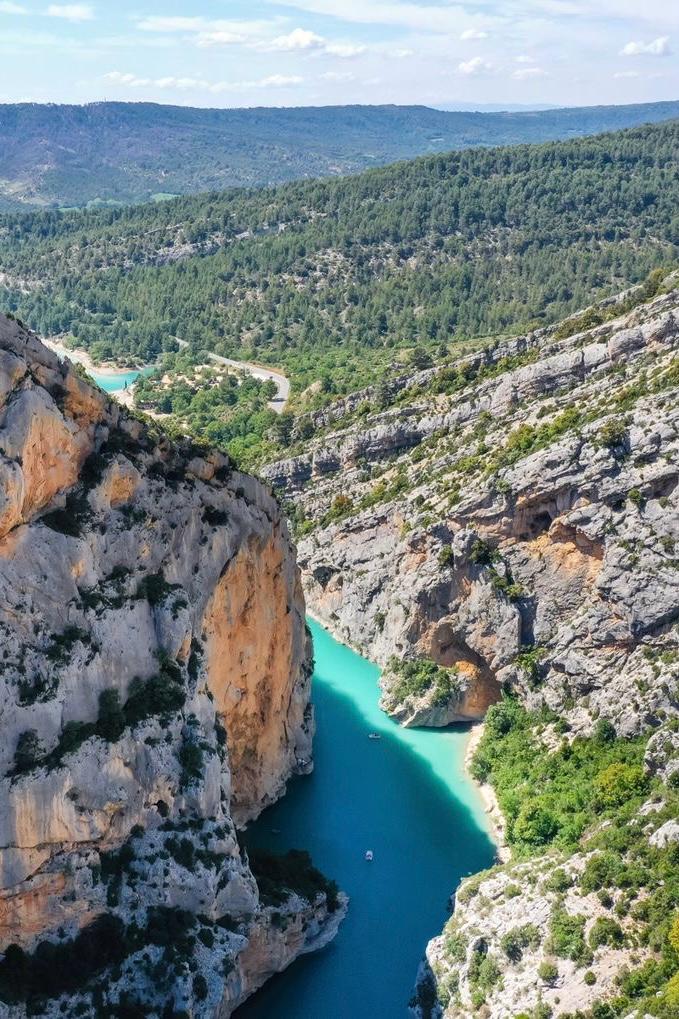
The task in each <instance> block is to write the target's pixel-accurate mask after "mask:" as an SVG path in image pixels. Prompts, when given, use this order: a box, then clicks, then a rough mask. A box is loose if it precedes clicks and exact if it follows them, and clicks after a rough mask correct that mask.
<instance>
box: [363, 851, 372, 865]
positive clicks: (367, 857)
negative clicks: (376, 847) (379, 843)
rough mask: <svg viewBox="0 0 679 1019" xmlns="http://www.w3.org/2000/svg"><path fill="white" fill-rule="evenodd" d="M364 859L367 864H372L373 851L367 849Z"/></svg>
mask: <svg viewBox="0 0 679 1019" xmlns="http://www.w3.org/2000/svg"><path fill="white" fill-rule="evenodd" d="M365 858H366V860H367V861H368V863H372V862H373V851H372V849H368V851H367V852H366V854H365Z"/></svg>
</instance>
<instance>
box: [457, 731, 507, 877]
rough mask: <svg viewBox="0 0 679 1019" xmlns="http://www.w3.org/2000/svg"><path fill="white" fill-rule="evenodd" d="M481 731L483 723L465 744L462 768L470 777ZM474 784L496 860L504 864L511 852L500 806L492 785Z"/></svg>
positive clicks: (481, 734)
mask: <svg viewBox="0 0 679 1019" xmlns="http://www.w3.org/2000/svg"><path fill="white" fill-rule="evenodd" d="M483 730H484V725H483V722H479V723H478V725H475V726H474V727H473V728H472V731H471V733H470V735H469V742H468V743H467V751H466V753H465V758H464V766H465V770H466V771H467V772H468V773H469V774H470V775H471V763H472V758H473V757H474V754H475V753H476V750H477V748H478V745H479V743H480V742H481V737H482V736H483ZM474 781H475V780H474ZM475 784H476V787H477V788H478V790H479V793H480V794H481V799H482V800H483V803H484V806H485V811H486V814H487V815H488V820H489V821H490V828H491V835H492V837H493V841H494V842H495V843H496V845H497V855H498V859H499V860H500V861H501V862H502V863H506V862H507V861H508V860H509V859H510V857H511V852H510V849H509V846H508V845H507V843H506V841H505V819H504V817H503V816H502V811H501V810H500V805H499V803H498V801H497V796H496V795H495V790H494V789H493V787H492V785H489V784H488V783H487V782H476V781H475Z"/></svg>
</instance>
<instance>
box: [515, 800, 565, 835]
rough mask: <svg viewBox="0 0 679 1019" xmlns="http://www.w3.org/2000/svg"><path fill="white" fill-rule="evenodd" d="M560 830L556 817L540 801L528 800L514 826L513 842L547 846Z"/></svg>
mask: <svg viewBox="0 0 679 1019" xmlns="http://www.w3.org/2000/svg"><path fill="white" fill-rule="evenodd" d="M558 830H559V825H558V822H557V820H556V818H555V817H554V815H553V814H552V813H551V812H550V811H549V810H548V809H547V808H546V807H545V806H544V805H543V804H542V803H540V802H539V801H538V800H532V801H531V800H528V801H526V802H525V803H524V804H523V805H522V807H521V809H520V810H519V813H518V816H517V818H516V820H515V821H514V823H513V825H512V841H514V842H518V843H523V844H524V845H527V846H546V845H548V843H550V842H552V841H553V839H554V836H555V835H556V833H557V831H558Z"/></svg>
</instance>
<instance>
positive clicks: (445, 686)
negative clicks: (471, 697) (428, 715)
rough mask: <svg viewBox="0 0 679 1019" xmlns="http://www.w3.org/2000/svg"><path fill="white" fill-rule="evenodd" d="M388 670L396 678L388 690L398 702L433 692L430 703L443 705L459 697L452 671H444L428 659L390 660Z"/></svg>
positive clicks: (458, 688) (458, 687) (457, 686)
mask: <svg viewBox="0 0 679 1019" xmlns="http://www.w3.org/2000/svg"><path fill="white" fill-rule="evenodd" d="M389 668H390V670H391V671H392V672H393V673H394V675H395V676H396V677H397V682H396V683H394V684H393V685H392V687H391V690H390V695H391V697H392V698H394V699H395V700H396V701H398V702H402V701H404V700H405V699H406V698H407V697H410V696H414V697H421V696H422V695H423V694H425V693H427V692H428V691H430V690H432V691H433V698H432V703H433V704H434V705H444V704H447V703H448V701H449V700H450V699H451V698H453V697H456V696H459V690H460V686H459V681H458V678H457V673H456V672H455V671H454V670H453V669H444V668H442V667H441V666H440V665H437V664H436V662H432V661H431V659H429V658H418V659H416V660H414V661H403V660H400V659H398V658H391V659H390V662H389Z"/></svg>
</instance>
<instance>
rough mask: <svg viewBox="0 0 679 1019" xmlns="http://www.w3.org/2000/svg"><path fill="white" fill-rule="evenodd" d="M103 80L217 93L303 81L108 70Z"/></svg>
mask: <svg viewBox="0 0 679 1019" xmlns="http://www.w3.org/2000/svg"><path fill="white" fill-rule="evenodd" d="M103 77H104V80H105V81H110V82H112V84H114V85H122V86H124V87H125V88H148V87H149V86H150V87H152V88H157V89H177V90H180V91H196V90H199V91H203V92H212V93H214V94H218V93H220V92H247V91H249V90H251V89H267V88H290V87H291V86H294V85H301V84H302V82H303V81H304V79H303V78H301V77H300V76H299V75H296V74H293V75H285V74H270V75H268V76H267V77H265V78H259V79H256V80H254V81H207V80H206V79H205V78H190V77H175V76H174V75H166V76H165V77H163V78H155V79H153V78H142V77H138V76H137V75H136V74H130V73H125V72H123V71H109V72H108V73H107V74H105V75H104V76H103Z"/></svg>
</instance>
